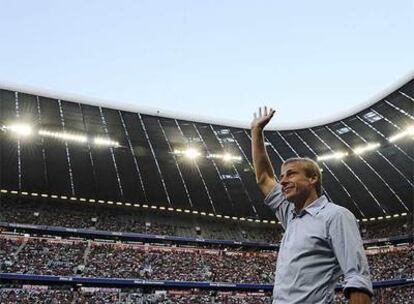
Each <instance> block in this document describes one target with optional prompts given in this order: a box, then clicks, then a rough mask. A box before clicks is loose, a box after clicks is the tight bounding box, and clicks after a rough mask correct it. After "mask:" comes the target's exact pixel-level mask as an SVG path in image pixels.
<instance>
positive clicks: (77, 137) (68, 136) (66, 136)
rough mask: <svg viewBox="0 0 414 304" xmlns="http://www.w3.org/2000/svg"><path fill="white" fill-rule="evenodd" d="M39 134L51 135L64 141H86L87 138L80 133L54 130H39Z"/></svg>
mask: <svg viewBox="0 0 414 304" xmlns="http://www.w3.org/2000/svg"><path fill="white" fill-rule="evenodd" d="M39 135H40V136H43V137H52V138H56V139H62V140H66V141H76V142H86V141H87V140H88V138H87V137H86V136H85V135H82V134H74V133H69V132H54V131H49V130H43V129H41V130H39Z"/></svg>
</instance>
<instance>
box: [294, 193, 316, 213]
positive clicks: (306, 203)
mask: <svg viewBox="0 0 414 304" xmlns="http://www.w3.org/2000/svg"><path fill="white" fill-rule="evenodd" d="M318 198H319V197H318V195H317V194H316V193H314V192H311V193H310V195H308V196H307V197H306V199H302V200H300V201H298V202H294V204H295V211H296V213H300V212H301V211H302V210H303V209H305V208H306V207H308V206H309V205H310V204H312V203H313V202H314V201H316V200H317V199H318Z"/></svg>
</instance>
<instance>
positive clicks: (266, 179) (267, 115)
mask: <svg viewBox="0 0 414 304" xmlns="http://www.w3.org/2000/svg"><path fill="white" fill-rule="evenodd" d="M273 114H275V111H274V110H273V109H272V108H270V110H269V111H267V107H264V111H263V112H262V108H259V112H258V113H254V119H253V121H252V123H251V128H252V156H253V165H254V171H255V174H256V182H257V184H258V186H259V188H260V190H261V191H262V193H263V194H264V195H265V196H266V195H268V194H269V193H270V191H272V189H273V188H274V186H275V185H276V179H275V173H274V172H273V168H272V164H271V162H270V159H269V155H267V151H266V147H265V144H264V135H263V129H264V127H265V126H266V125H267V124H268V123H269V121H270V120H271V119H272V117H273Z"/></svg>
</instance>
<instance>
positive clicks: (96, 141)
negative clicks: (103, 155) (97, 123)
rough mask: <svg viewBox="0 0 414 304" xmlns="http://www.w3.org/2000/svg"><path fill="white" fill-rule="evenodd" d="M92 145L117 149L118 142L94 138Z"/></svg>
mask: <svg viewBox="0 0 414 304" xmlns="http://www.w3.org/2000/svg"><path fill="white" fill-rule="evenodd" d="M93 143H94V144H95V145H97V146H110V147H119V142H117V141H114V140H112V139H110V138H105V137H95V138H94V139H93Z"/></svg>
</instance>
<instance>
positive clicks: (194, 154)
mask: <svg viewBox="0 0 414 304" xmlns="http://www.w3.org/2000/svg"><path fill="white" fill-rule="evenodd" d="M183 154H184V156H185V157H187V158H189V159H196V158H197V157H199V156H200V155H201V153H200V152H199V151H197V150H196V149H193V148H189V149H187V150H185V151H184V152H183Z"/></svg>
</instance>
